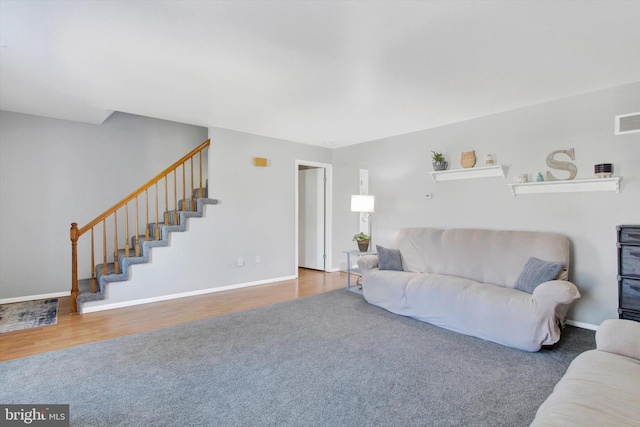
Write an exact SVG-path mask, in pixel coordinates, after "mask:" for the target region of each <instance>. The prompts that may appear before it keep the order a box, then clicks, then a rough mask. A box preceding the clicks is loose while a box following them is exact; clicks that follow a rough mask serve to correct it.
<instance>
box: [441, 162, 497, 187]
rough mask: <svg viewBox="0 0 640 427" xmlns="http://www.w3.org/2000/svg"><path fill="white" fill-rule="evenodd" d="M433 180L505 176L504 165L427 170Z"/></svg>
mask: <svg viewBox="0 0 640 427" xmlns="http://www.w3.org/2000/svg"><path fill="white" fill-rule="evenodd" d="M429 174H430V175H431V178H432V179H433V182H436V183H437V182H440V181H453V180H456V179H476V178H491V177H495V176H501V177H503V178H504V177H505V174H504V167H503V166H502V165H495V166H483V167H478V168H468V169H452V170H444V171H435V172H429Z"/></svg>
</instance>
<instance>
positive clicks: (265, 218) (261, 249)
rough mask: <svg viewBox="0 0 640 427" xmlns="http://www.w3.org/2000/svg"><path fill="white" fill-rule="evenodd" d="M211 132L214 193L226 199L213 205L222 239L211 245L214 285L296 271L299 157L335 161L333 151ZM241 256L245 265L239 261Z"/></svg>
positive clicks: (266, 278)
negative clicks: (259, 163) (260, 162)
mask: <svg viewBox="0 0 640 427" xmlns="http://www.w3.org/2000/svg"><path fill="white" fill-rule="evenodd" d="M209 136H210V138H211V150H210V152H209V165H210V170H209V176H210V180H209V194H210V197H213V198H216V199H219V200H220V202H221V203H220V204H219V205H217V206H215V207H214V208H211V209H210V211H211V212H213V213H214V215H215V218H216V222H215V224H214V225H213V227H214V230H213V231H212V232H213V233H215V235H217V236H219V240H220V242H223V244H221V245H218V244H214V243H213V242H212V244H211V247H210V252H211V256H210V260H211V271H212V274H213V276H212V277H215V279H216V280H215V285H212V286H225V285H234V284H240V283H251V282H255V281H262V280H269V279H274V278H278V277H291V276H295V275H297V266H296V265H295V257H296V253H295V208H296V205H295V197H296V194H295V177H296V176H297V175H298V172H297V170H296V165H295V162H296V160H304V161H308V162H319V163H329V164H330V163H331V157H332V151H331V150H329V149H327V148H323V147H316V146H311V145H305V144H299V143H295V142H290V141H284V140H280V139H274V138H268V137H264V136H258V135H251V134H247V133H242V132H235V131H231V130H225V129H220V128H213V127H212V128H210V129H209ZM254 157H266V158H267V159H268V167H255V166H253V158H254ZM256 255H259V256H260V257H261V262H260V263H259V264H256V263H255V257H256ZM238 257H243V258H244V259H245V261H246V264H245V266H244V267H241V268H239V267H237V266H236V260H237V258H238Z"/></svg>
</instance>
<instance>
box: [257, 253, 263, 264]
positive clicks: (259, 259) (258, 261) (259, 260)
mask: <svg viewBox="0 0 640 427" xmlns="http://www.w3.org/2000/svg"><path fill="white" fill-rule="evenodd" d="M261 261H262V259H261V258H260V255H256V264H260V262H261Z"/></svg>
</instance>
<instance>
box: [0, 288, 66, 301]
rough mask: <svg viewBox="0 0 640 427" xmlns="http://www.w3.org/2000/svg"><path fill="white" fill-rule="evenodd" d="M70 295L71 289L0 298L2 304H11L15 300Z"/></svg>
mask: <svg viewBox="0 0 640 427" xmlns="http://www.w3.org/2000/svg"><path fill="white" fill-rule="evenodd" d="M69 295H71V291H66V292H54V293H52V294H39V295H27V296H24V297H14V298H2V299H0V304H11V303H14V302H24V301H35V300H39V299H50V298H60V297H68V296H69Z"/></svg>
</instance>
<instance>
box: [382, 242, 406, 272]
mask: <svg viewBox="0 0 640 427" xmlns="http://www.w3.org/2000/svg"><path fill="white" fill-rule="evenodd" d="M376 250H377V252H378V268H379V269H380V270H395V271H402V257H401V256H400V251H399V250H398V249H388V248H384V247H382V246H379V245H376Z"/></svg>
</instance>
